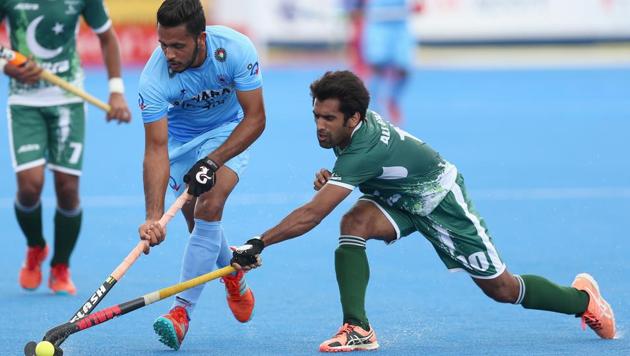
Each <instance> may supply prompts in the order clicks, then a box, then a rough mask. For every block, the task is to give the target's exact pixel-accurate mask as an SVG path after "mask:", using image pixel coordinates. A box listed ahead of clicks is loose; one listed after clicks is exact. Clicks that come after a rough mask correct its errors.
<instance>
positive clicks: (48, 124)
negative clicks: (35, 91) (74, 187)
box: [8, 103, 85, 175]
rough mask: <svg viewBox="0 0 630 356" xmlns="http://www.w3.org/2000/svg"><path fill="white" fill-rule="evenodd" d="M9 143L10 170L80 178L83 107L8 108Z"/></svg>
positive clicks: (18, 106) (13, 106) (82, 105)
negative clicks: (45, 168)
mask: <svg viewBox="0 0 630 356" xmlns="http://www.w3.org/2000/svg"><path fill="white" fill-rule="evenodd" d="M8 114H9V115H8V120H9V144H10V146H11V159H12V161H13V169H14V170H15V171H16V172H20V171H23V170H26V169H29V168H32V167H37V166H40V165H43V164H45V163H48V167H49V168H50V169H52V170H55V171H60V172H64V173H68V174H72V175H81V167H82V164H83V147H84V141H85V104H83V103H73V104H65V105H58V106H45V107H33V106H22V105H10V106H9V110H8Z"/></svg>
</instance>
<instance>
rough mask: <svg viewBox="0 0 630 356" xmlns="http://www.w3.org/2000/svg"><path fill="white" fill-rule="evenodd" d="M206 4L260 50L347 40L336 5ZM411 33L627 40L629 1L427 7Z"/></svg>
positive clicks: (440, 38) (468, 0) (532, 0)
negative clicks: (259, 45) (268, 46)
mask: <svg viewBox="0 0 630 356" xmlns="http://www.w3.org/2000/svg"><path fill="white" fill-rule="evenodd" d="M412 1H413V0H412ZM210 2H211V4H212V8H213V9H212V13H213V14H212V17H213V20H214V21H216V22H218V23H225V24H229V25H232V26H236V27H238V28H240V29H242V30H244V31H246V32H248V34H250V35H252V36H253V37H256V38H258V41H259V42H265V43H268V42H272V43H287V44H291V43H303V44H309V43H340V42H343V41H345V40H346V37H347V36H346V33H347V31H346V23H345V21H344V17H343V11H342V8H341V0H210ZM412 29H413V31H414V33H415V34H416V36H417V37H418V39H420V40H423V41H428V42H468V41H474V42H483V41H508V42H509V41H566V40H568V41H580V40H587V41H588V40H615V39H630V0H425V11H424V12H423V13H422V14H420V15H413V16H412Z"/></svg>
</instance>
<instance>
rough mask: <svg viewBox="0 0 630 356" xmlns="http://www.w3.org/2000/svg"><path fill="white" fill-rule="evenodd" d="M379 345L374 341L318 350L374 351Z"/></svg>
mask: <svg viewBox="0 0 630 356" xmlns="http://www.w3.org/2000/svg"><path fill="white" fill-rule="evenodd" d="M379 346H380V345H379V344H378V343H377V342H375V343H371V344H368V345H355V346H341V347H330V348H322V347H320V348H319V352H352V351H376V350H377V349H378V347H379Z"/></svg>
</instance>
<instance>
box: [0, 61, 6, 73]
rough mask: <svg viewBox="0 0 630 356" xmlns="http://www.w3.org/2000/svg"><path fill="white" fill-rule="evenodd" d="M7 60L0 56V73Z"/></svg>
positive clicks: (2, 71)
mask: <svg viewBox="0 0 630 356" xmlns="http://www.w3.org/2000/svg"><path fill="white" fill-rule="evenodd" d="M7 63H8V61H7V60H6V59H4V58H0V73H4V67H5V66H6V65H7Z"/></svg>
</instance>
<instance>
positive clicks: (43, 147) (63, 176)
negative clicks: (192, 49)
mask: <svg viewBox="0 0 630 356" xmlns="http://www.w3.org/2000/svg"><path fill="white" fill-rule="evenodd" d="M80 17H83V19H84V20H85V22H86V23H87V24H88V25H89V26H90V27H91V29H92V31H94V32H95V33H96V35H97V36H98V39H99V41H100V45H101V51H102V53H103V59H104V61H105V66H106V67H107V74H108V77H109V91H110V97H109V105H110V106H111V108H112V109H111V111H110V112H109V113H107V120H108V121H109V120H118V121H119V122H128V121H129V120H130V119H131V114H130V112H129V109H128V107H127V102H126V101H125V98H124V96H123V93H124V86H123V81H122V79H121V78H120V76H121V70H120V53H119V47H118V40H117V38H116V35H115V33H114V30H113V28H112V22H111V20H110V19H109V17H108V15H107V11H106V10H105V6H104V4H103V1H102V0H72V1H61V0H59V1H50V0H29V1H21V0H3V1H0V22H2V20H3V19H5V20H6V21H5V24H6V26H7V29H8V30H9V31H8V32H9V33H10V37H11V47H12V48H13V49H14V50H17V51H18V52H21V53H22V54H24V55H26V56H29V57H30V58H31V60H30V61H29V62H28V63H27V64H26V65H25V66H22V67H16V66H13V65H11V64H7V63H6V61H3V60H0V71H2V72H4V73H5V74H7V75H8V76H10V77H11V82H10V88H9V100H8V105H9V108H8V110H7V113H8V117H7V120H8V122H9V145H10V149H11V159H12V162H13V168H14V170H15V172H16V175H17V189H18V191H17V196H16V199H15V214H16V216H17V221H18V223H19V225H20V227H21V229H22V231H23V232H24V235H25V236H26V240H27V244H28V250H27V254H26V261H25V262H24V265H23V267H22V269H21V270H20V275H19V282H20V285H21V286H22V288H24V289H27V290H34V289H36V288H37V287H38V286H39V285H40V283H41V280H42V272H41V267H40V266H41V264H42V262H43V261H44V260H45V259H46V256H47V255H48V246H47V245H46V240H45V239H44V236H43V233H42V207H41V203H40V196H41V192H42V187H43V184H44V165H47V166H48V168H50V169H51V170H52V172H53V175H54V184H55V192H56V195H57V211H56V212H55V218H54V219H55V239H54V241H55V242H54V254H53V257H52V260H51V261H50V265H51V271H50V276H49V279H48V286H49V287H50V288H51V290H52V291H53V292H55V293H58V294H75V293H76V288H75V286H74V284H73V283H72V280H71V279H70V272H69V270H68V266H69V263H70V255H71V253H72V250H73V249H74V246H75V244H76V241H77V238H78V236H79V229H80V226H81V215H82V212H81V206H80V203H79V176H80V175H81V166H82V162H83V150H84V144H85V142H84V139H85V111H86V107H85V103H84V102H83V100H82V99H81V98H79V97H76V96H73V95H71V94H68V93H66V92H64V91H63V90H62V89H60V88H58V87H56V86H53V85H52V84H49V83H47V82H45V81H42V80H39V74H40V73H41V68H45V69H48V70H49V71H51V72H53V73H55V74H57V75H58V76H59V77H61V78H63V79H65V80H66V81H68V82H70V83H71V84H74V85H75V86H78V87H82V83H83V72H82V70H81V67H80V63H79V56H78V53H77V48H76V36H77V31H76V30H77V26H78V23H79V18H80Z"/></svg>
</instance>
